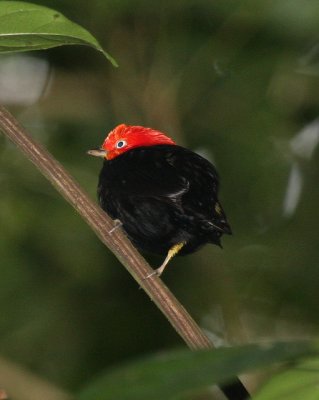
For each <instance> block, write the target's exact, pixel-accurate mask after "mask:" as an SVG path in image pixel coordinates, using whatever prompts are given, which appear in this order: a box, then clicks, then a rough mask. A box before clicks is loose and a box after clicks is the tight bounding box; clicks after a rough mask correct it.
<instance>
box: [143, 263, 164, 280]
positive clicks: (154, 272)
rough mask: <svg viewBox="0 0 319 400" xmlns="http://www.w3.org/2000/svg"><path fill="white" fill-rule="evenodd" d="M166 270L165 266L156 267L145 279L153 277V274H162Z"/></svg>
mask: <svg viewBox="0 0 319 400" xmlns="http://www.w3.org/2000/svg"><path fill="white" fill-rule="evenodd" d="M163 271H164V268H162V266H161V267H159V268H157V269H155V270H154V271H153V272H151V273H150V274H148V275H146V277H145V278H144V280H146V279H149V278H151V277H152V276H161V275H162V272H163Z"/></svg>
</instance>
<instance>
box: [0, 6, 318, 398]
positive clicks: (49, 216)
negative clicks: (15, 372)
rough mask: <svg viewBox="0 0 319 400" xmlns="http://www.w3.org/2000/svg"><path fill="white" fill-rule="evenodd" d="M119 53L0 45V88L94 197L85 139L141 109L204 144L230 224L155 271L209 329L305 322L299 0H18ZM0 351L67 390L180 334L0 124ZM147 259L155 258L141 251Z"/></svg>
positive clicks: (310, 279)
mask: <svg viewBox="0 0 319 400" xmlns="http://www.w3.org/2000/svg"><path fill="white" fill-rule="evenodd" d="M33 2H34V3H38V4H42V5H47V6H49V7H52V8H55V9H57V10H59V11H61V12H62V13H64V14H65V15H66V16H67V17H69V18H70V19H72V20H73V21H75V22H77V23H79V24H81V25H82V26H84V27H85V28H87V29H88V30H89V31H90V32H91V33H92V34H93V35H95V36H96V37H97V38H98V40H99V41H100V43H101V44H102V45H103V47H104V48H105V49H106V50H107V51H109V52H110V54H111V55H112V56H113V57H114V58H115V59H116V60H117V62H118V63H119V68H114V67H112V66H111V64H110V63H108V62H106V60H105V59H104V58H103V56H102V55H100V54H99V53H97V52H96V51H94V50H92V49H90V48H86V47H81V46H74V47H73V46H72V47H63V48H58V49H53V50H48V51H41V52H33V53H20V54H16V55H8V56H1V57H0V101H1V103H2V104H4V105H6V106H7V107H8V108H9V109H10V111H11V112H12V113H13V114H14V115H15V116H16V117H17V118H18V119H19V121H20V122H21V123H22V124H23V125H24V126H25V127H26V129H27V130H28V131H29V132H30V133H31V134H32V136H33V137H34V138H36V139H37V140H38V141H40V142H41V143H42V144H44V145H45V146H46V147H47V148H48V149H49V151H51V152H52V153H53V154H54V156H55V157H56V158H57V159H58V160H59V161H60V162H61V163H62V164H63V165H64V166H65V167H66V168H67V169H68V170H69V171H70V172H71V174H72V175H73V176H74V177H75V178H76V180H78V181H79V182H80V184H81V185H82V186H83V187H84V188H85V189H86V190H87V191H88V192H89V193H90V194H91V196H92V198H96V185H97V179H98V173H99V170H100V168H101V160H97V159H93V158H90V157H88V156H87V155H86V151H87V150H88V149H90V148H94V147H97V146H99V145H100V144H101V143H102V141H103V139H104V137H105V136H106V134H107V133H108V132H109V131H110V130H111V129H112V128H113V127H114V126H115V125H117V124H119V123H122V122H125V123H128V124H137V125H146V126H151V127H153V128H156V129H159V130H162V131H164V132H166V133H167V134H168V135H169V136H171V137H173V138H174V139H175V140H176V141H177V142H178V143H179V144H181V145H183V146H186V147H188V148H190V149H192V150H194V151H198V152H200V153H201V154H203V155H205V157H207V158H208V159H210V160H211V161H213V162H214V163H215V165H216V166H217V169H218V171H219V173H220V176H221V194H220V198H221V201H222V204H223V206H224V208H225V210H226V212H227V216H228V219H229V221H230V224H231V226H232V228H233V232H234V234H233V236H230V237H224V238H223V245H224V249H223V250H221V249H219V248H217V247H214V246H206V247H205V248H203V249H202V250H200V251H199V252H197V253H196V254H193V255H190V256H187V257H181V258H176V259H174V261H173V262H172V263H171V265H170V266H169V267H168V268H167V270H166V272H165V274H164V278H163V279H164V281H165V282H166V283H167V285H168V286H169V287H170V288H171V290H172V291H173V293H175V294H176V296H177V297H178V298H179V300H180V301H181V302H182V303H183V304H184V306H185V307H186V308H187V309H188V310H189V311H190V313H191V314H192V315H193V316H194V318H195V319H196V320H197V321H198V322H199V324H200V325H201V326H202V327H203V328H204V329H205V330H206V331H207V332H208V334H209V335H211V337H212V338H213V339H214V340H215V341H216V343H231V344H235V343H244V342H252V341H258V340H263V339H278V338H287V337H305V336H309V335H314V334H317V333H318V330H319V306H318V291H319V269H318V261H319V248H318V223H319V207H318V199H319V185H318V180H319V147H318V143H319V86H318V78H319V29H318V26H319V8H318V3H317V1H316V0H310V1H307V2H304V1H301V0H282V1H280V2H278V1H274V0H270V1H269V0H260V1H259V2H258V4H257V2H255V1H252V0H244V1H235V0H223V1H212V0H211V1H209V0H180V1H175V2H157V3H156V4H155V3H153V2H149V1H146V0H139V1H134V2H133V1H128V0H108V1H102V0H91V1H90V2H87V1H84V0H78V1H77V2H74V1H69V0H63V1H62V0H56V1H45V0H41V1H33ZM0 182H1V196H0V237H1V240H0V260H1V261H0V264H1V268H0V354H1V356H3V357H5V358H6V359H9V360H11V361H13V362H15V363H17V364H18V365H23V366H24V367H26V368H27V369H28V370H30V371H33V372H34V373H35V374H37V375H39V376H41V377H43V378H45V379H48V380H49V381H51V382H53V383H54V384H56V385H57V386H59V387H62V388H64V389H66V390H68V391H76V390H78V389H79V388H80V387H81V386H82V385H83V384H84V383H85V382H87V381H89V380H90V379H91V378H92V377H93V376H95V375H96V374H98V373H99V372H100V371H102V370H104V369H105V368H110V367H113V366H115V365H118V364H120V363H122V362H124V361H128V360H132V359H134V358H136V357H138V356H141V355H144V354H147V353H150V352H152V351H158V350H163V349H170V348H173V347H176V346H183V343H182V342H181V340H180V339H179V337H178V336H177V335H176V334H175V332H174V331H173V329H172V328H171V327H170V326H169V324H168V323H167V321H166V320H165V318H164V317H163V316H162V315H161V314H160V312H159V311H158V310H157V309H156V308H155V306H154V305H153V304H152V303H151V301H150V300H149V299H148V297H147V296H146V295H145V294H144V293H143V292H142V291H141V290H139V287H138V285H137V284H136V283H135V282H134V281H133V279H132V278H131V277H130V276H129V274H128V273H127V272H126V271H125V269H124V267H122V266H121V264H120V263H119V262H118V261H117V260H116V259H115V258H114V256H113V255H112V254H111V253H110V252H109V251H108V250H107V249H106V248H105V247H104V246H103V245H102V244H101V243H100V242H99V240H98V239H97V238H96V237H95V235H94V234H93V233H92V232H91V230H90V229H89V228H88V227H87V226H86V224H85V223H84V222H83V221H82V220H81V218H80V217H79V216H78V215H76V213H75V212H74V210H73V209H72V208H71V207H70V206H69V205H68V204H67V203H66V202H65V201H64V200H63V199H62V198H61V197H60V195H59V194H58V193H57V192H56V191H55V190H54V189H53V188H52V187H51V186H50V184H49V183H48V182H47V181H46V180H45V179H44V178H43V177H42V176H41V175H40V174H39V172H38V171H37V170H36V169H35V168H34V167H33V165H31V163H29V161H27V160H26V159H25V158H24V156H23V155H21V154H20V153H19V151H18V150H17V149H16V148H15V147H14V146H13V145H12V144H11V143H9V142H8V141H7V140H6V139H5V138H4V136H3V135H0ZM147 259H148V260H149V261H150V262H151V264H152V265H154V266H158V265H159V264H160V262H161V258H157V257H152V256H148V255H147Z"/></svg>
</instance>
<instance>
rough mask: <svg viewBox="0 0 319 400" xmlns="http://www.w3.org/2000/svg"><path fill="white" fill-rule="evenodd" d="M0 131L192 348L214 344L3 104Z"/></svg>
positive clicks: (233, 389)
mask: <svg viewBox="0 0 319 400" xmlns="http://www.w3.org/2000/svg"><path fill="white" fill-rule="evenodd" d="M0 130H1V131H2V132H3V133H4V134H5V135H6V136H7V137H8V138H9V139H10V140H11V141H12V142H14V143H15V144H16V146H17V147H18V148H19V149H20V150H21V151H22V152H23V153H24V155H25V156H26V157H27V158H28V159H29V160H30V161H32V163H33V164H34V165H35V166H36V167H37V168H38V169H39V170H40V172H41V173H42V174H43V175H44V176H46V178H47V179H48V180H49V181H50V182H51V184H52V185H53V186H54V187H55V188H56V189H57V190H58V191H59V192H60V193H61V195H62V196H63V197H64V198H65V199H66V200H67V201H68V202H69V203H70V204H71V205H72V206H73V207H74V208H75V209H76V210H77V211H78V213H79V214H80V215H81V216H82V218H83V219H84V220H85V222H86V223H87V224H88V225H90V226H91V228H92V230H93V231H94V232H95V233H96V235H97V236H98V237H99V238H100V240H101V241H102V242H103V243H104V244H105V245H106V246H107V247H108V248H109V249H110V250H111V251H112V252H113V253H114V254H115V256H116V257H117V258H118V259H119V260H120V262H121V263H122V264H123V265H124V266H125V268H126V269H127V270H128V272H129V273H130V274H131V275H132V276H133V278H134V279H135V280H136V282H137V283H138V284H139V285H140V286H141V288H142V289H144V291H145V292H146V293H147V294H148V295H149V297H150V298H151V300H152V301H153V302H154V303H155V304H156V305H157V307H158V308H159V309H160V310H161V311H162V313H163V314H164V315H165V317H166V318H167V319H168V321H169V322H170V323H171V325H172V326H173V327H174V329H175V330H176V332H177V333H178V334H179V335H180V336H181V338H182V339H183V340H184V341H185V342H186V344H187V345H188V346H189V348H191V349H193V350H195V349H205V348H211V347H213V344H212V343H211V342H210V340H209V339H208V337H207V336H206V335H205V334H204V333H203V332H202V331H201V329H200V328H199V326H198V325H197V324H196V322H195V321H194V320H193V318H192V317H191V316H190V315H189V314H188V312H187V311H186V310H185V308H184V307H183V306H182V305H181V304H180V303H179V302H178V300H177V299H176V298H175V296H174V295H173V294H172V293H171V292H170V290H169V289H168V288H167V287H166V286H165V284H164V283H163V282H162V281H161V279H160V278H158V277H157V276H154V277H153V278H152V279H144V278H145V277H146V276H147V275H149V274H150V273H152V271H153V270H152V269H151V267H150V266H149V265H148V264H147V262H146V261H145V260H144V258H143V257H142V256H141V255H140V254H139V253H138V251H137V250H136V249H135V248H134V247H133V245H132V244H131V243H130V241H129V240H128V238H127V237H126V236H125V235H124V233H123V232H122V231H121V229H117V230H115V231H114V232H113V233H111V234H110V231H111V230H112V228H113V227H114V223H113V221H112V219H111V218H110V217H109V216H108V215H107V214H106V213H105V212H104V211H103V210H102V209H101V208H100V207H98V206H97V205H96V204H94V203H93V202H92V200H91V199H90V198H89V197H88V195H87V194H86V193H85V192H84V191H83V189H82V188H81V187H80V186H79V185H78V183H76V182H75V181H74V179H73V178H72V177H71V176H70V175H69V174H68V172H67V171H66V170H65V169H64V168H63V167H62V165H61V164H60V163H59V162H58V161H57V160H55V159H54V158H53V157H52V155H51V154H50V153H49V152H48V151H47V150H46V149H45V148H43V147H42V146H41V145H40V144H38V143H36V142H35V141H34V140H33V139H32V138H31V137H30V136H29V135H28V134H27V132H26V131H25V130H24V129H23V128H22V127H21V126H20V125H19V123H18V122H17V121H16V120H15V118H14V117H13V116H12V115H11V114H10V113H9V112H8V111H7V110H6V109H5V108H4V107H1V106H0ZM238 384H239V385H241V383H240V382H239V381H236V383H235V384H232V385H227V386H225V387H224V388H223V391H224V392H225V393H226V392H227V390H228V393H233V394H231V396H232V397H230V394H227V396H228V398H229V399H232V400H243V399H245V398H246V396H248V393H247V392H246V391H245V388H244V387H242V390H241V392H242V394H241V395H239V392H238V391H237V389H238V388H237V386H236V385H238ZM234 385H235V386H236V387H234ZM235 392H236V394H237V395H236V397H235V396H234V393H235Z"/></svg>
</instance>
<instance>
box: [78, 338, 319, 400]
mask: <svg viewBox="0 0 319 400" xmlns="http://www.w3.org/2000/svg"><path fill="white" fill-rule="evenodd" d="M317 351H318V348H317V347H316V346H315V345H314V344H311V343H310V342H300V341H299V342H288V343H275V344H267V345H246V346H239V347H232V348H220V349H215V350H211V351H198V352H190V351H174V352H170V353H168V354H166V355H158V356H151V357H148V358H145V359H142V360H140V361H138V362H133V363H130V364H128V365H126V366H123V367H119V368H117V369H114V370H112V371H110V372H108V373H106V374H104V375H103V376H101V377H100V378H98V379H97V380H95V381H94V382H92V383H91V384H89V385H88V386H87V387H86V388H84V389H83V391H82V392H81V393H80V394H79V397H78V398H79V400H96V399H99V400H109V399H110V400H111V399H112V400H113V399H117V400H143V399H152V400H162V399H166V400H171V399H176V397H177V396H181V395H186V394H187V393H189V392H190V391H194V390H200V389H203V388H205V387H207V386H210V385H212V384H215V383H219V384H220V383H224V382H227V381H229V380H231V379H232V378H233V377H235V376H236V375H238V374H240V373H242V372H245V371H249V370H252V369H253V370H255V369H256V368H261V367H266V366H269V365H271V364H273V363H278V362H284V361H288V360H293V359H296V358H298V357H302V356H306V355H309V354H311V353H312V354H313V353H315V352H317Z"/></svg>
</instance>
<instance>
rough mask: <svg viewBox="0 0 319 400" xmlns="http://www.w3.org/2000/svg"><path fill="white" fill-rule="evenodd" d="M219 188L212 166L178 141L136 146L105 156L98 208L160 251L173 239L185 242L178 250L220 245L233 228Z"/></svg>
mask: <svg viewBox="0 0 319 400" xmlns="http://www.w3.org/2000/svg"><path fill="white" fill-rule="evenodd" d="M217 192H218V175H217V172H216V170H215V168H214V166H213V165H212V164H211V163H210V162H209V161H207V160H206V159H204V158H203V157H201V156H200V155H198V154H196V153H194V152H192V151H190V150H187V149H185V148H183V147H180V146H176V145H154V146H144V147H136V148H133V149H130V150H128V151H127V152H125V153H123V154H121V155H120V156H118V157H115V158H114V159H112V160H105V161H104V164H103V168H102V170H101V173H100V178H99V185H98V196H99V200H100V204H101V206H102V208H103V209H104V210H105V211H106V212H107V213H108V214H109V215H110V216H111V217H112V218H114V219H118V220H120V221H121V222H122V224H123V228H124V230H125V231H126V233H127V235H128V236H129V238H130V239H131V240H132V242H133V243H134V244H135V245H136V246H137V247H138V248H139V249H141V250H144V251H148V252H152V253H155V254H163V255H165V254H167V252H168V250H169V249H170V248H172V247H173V246H174V245H176V244H177V243H185V245H184V246H183V247H182V249H181V251H180V252H179V254H187V253H191V252H193V251H195V250H196V249H197V248H198V247H200V246H201V245H203V244H205V243H214V244H217V245H220V237H221V235H222V234H223V233H228V234H229V233H231V230H230V226H229V225H228V223H227V221H226V216H225V213H224V211H223V209H222V207H221V205H220V203H219V202H218V199H217Z"/></svg>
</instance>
